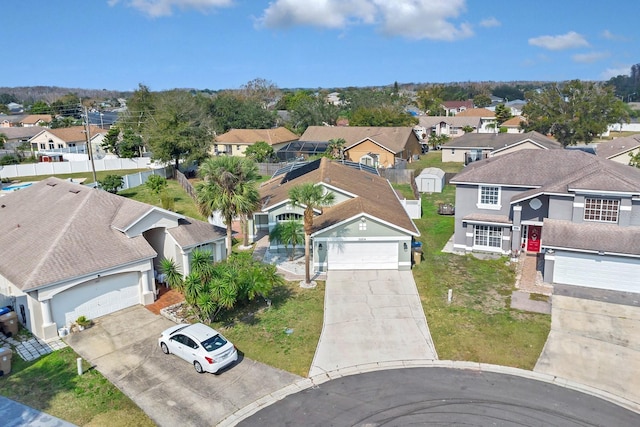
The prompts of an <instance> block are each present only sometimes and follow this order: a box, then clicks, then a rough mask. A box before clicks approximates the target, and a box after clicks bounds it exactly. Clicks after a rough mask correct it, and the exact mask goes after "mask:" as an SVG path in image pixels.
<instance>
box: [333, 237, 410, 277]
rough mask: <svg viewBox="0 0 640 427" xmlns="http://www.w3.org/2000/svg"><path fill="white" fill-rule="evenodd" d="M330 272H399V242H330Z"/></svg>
mask: <svg viewBox="0 0 640 427" xmlns="http://www.w3.org/2000/svg"><path fill="white" fill-rule="evenodd" d="M328 246H329V249H328V253H327V258H328V264H329V267H328V268H329V270H397V269H398V242H328Z"/></svg>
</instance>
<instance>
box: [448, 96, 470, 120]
mask: <svg viewBox="0 0 640 427" xmlns="http://www.w3.org/2000/svg"><path fill="white" fill-rule="evenodd" d="M474 107H475V106H474V105H473V99H468V100H466V101H444V102H443V103H442V108H444V110H445V112H446V113H447V115H448V116H455V115H457V114H458V113H461V112H463V111H465V110H470V109H472V108H474Z"/></svg>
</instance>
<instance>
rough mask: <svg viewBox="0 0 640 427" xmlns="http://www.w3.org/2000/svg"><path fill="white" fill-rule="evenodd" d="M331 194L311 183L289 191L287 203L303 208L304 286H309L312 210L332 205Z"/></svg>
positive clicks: (332, 198) (297, 186) (332, 197)
mask: <svg viewBox="0 0 640 427" xmlns="http://www.w3.org/2000/svg"><path fill="white" fill-rule="evenodd" d="M333 200H334V195H333V193H325V192H324V187H322V186H321V185H315V184H314V183H313V182H305V183H304V184H299V185H296V186H295V187H293V188H292V189H291V190H289V201H290V202H291V204H293V206H301V207H304V276H305V277H304V280H305V283H304V284H305V286H311V274H310V272H309V243H310V240H311V232H312V231H313V217H314V210H321V209H322V207H324V206H329V205H331V204H332V203H333Z"/></svg>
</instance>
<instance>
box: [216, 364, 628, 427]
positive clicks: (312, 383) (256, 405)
mask: <svg viewBox="0 0 640 427" xmlns="http://www.w3.org/2000/svg"><path fill="white" fill-rule="evenodd" d="M401 368H449V369H465V370H471V371H479V372H493V373H498V374H505V375H513V376H518V377H521V378H527V379H530V380H534V381H541V382H545V383H549V384H554V385H557V386H559V387H564V388H567V389H570V390H574V391H578V392H581V393H585V394H589V395H591V396H595V397H598V398H600V399H602V400H606V401H608V402H611V403H613V404H615V405H618V406H620V407H622V408H625V409H628V410H630V411H633V412H638V413H640V402H634V401H631V400H629V399H626V398H624V397H621V396H617V395H615V394H613V393H609V392H607V391H604V390H600V389H597V388H595V387H591V386H587V385H584V384H580V383H577V382H575V381H571V380H568V379H565V378H560V377H556V376H554V375H549V374H541V373H537V372H533V371H527V370H526V369H518V368H511V367H507V366H499V365H491V364H487V363H476V362H460V361H454V360H399V361H394V362H381V363H369V364H366V365H356V366H352V367H348V368H342V369H337V370H335V371H329V372H326V373H323V374H317V375H314V376H312V377H310V378H304V379H301V380H299V381H296V382H295V383H293V384H290V385H288V386H286V387H283V388H282V389H280V390H277V391H275V392H273V393H270V394H268V395H266V396H263V397H262V398H260V399H258V400H257V401H255V402H253V403H251V404H249V405H247V406H245V407H244V408H241V409H239V410H238V411H236V412H234V413H233V414H231V415H229V416H228V417H226V418H225V419H223V420H222V421H221V422H220V423H219V424H218V426H219V427H231V426H235V425H237V424H238V423H239V422H241V421H243V420H245V419H246V418H249V417H250V416H252V415H254V414H255V413H257V412H258V411H260V410H261V409H263V408H265V407H267V406H269V405H272V404H273V403H276V402H277V401H279V400H282V399H284V398H285V397H287V396H289V395H291V394H294V393H298V392H301V391H304V390H307V389H309V388H315V387H318V386H319V385H320V384H323V383H325V382H328V381H331V380H335V379H338V378H342V377H346V376H350V375H358V374H364V373H367V372H375V371H384V370H389V369H401Z"/></svg>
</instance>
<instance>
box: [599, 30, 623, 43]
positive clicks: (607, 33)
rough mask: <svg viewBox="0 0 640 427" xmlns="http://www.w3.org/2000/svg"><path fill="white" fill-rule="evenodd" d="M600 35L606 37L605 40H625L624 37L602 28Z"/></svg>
mask: <svg viewBox="0 0 640 427" xmlns="http://www.w3.org/2000/svg"><path fill="white" fill-rule="evenodd" d="M600 37H602V38H603V39H606V40H614V41H627V38H626V37H624V36H620V35H618V34H613V33H612V32H611V31H609V30H604V31H603V32H602V33H600Z"/></svg>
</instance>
